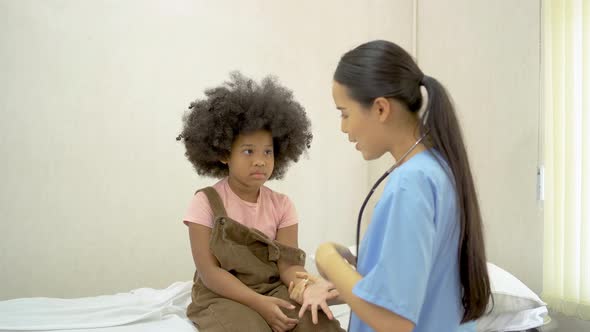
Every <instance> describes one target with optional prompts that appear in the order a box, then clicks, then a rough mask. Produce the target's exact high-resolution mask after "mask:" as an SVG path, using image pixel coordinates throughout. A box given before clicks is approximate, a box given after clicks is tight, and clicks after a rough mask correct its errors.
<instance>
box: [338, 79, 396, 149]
mask: <svg viewBox="0 0 590 332" xmlns="http://www.w3.org/2000/svg"><path fill="white" fill-rule="evenodd" d="M332 97H333V98H334V103H335V104H336V108H337V109H338V110H339V111H340V112H341V115H340V116H341V124H340V130H342V132H343V133H345V134H347V135H348V140H349V141H350V142H352V143H356V149H357V150H359V151H360V152H361V153H362V154H363V158H364V159H365V160H373V159H377V158H379V157H381V156H382V155H383V154H384V153H385V152H387V146H386V145H385V144H383V143H384V139H383V137H382V135H381V131H382V125H381V121H380V119H379V117H380V113H379V110H378V109H377V106H378V105H373V106H371V107H370V108H366V107H363V105H361V104H360V103H358V102H357V101H355V100H354V99H352V98H350V96H349V95H348V89H347V88H346V87H345V86H344V85H342V84H340V83H338V82H336V81H334V83H333V85H332Z"/></svg>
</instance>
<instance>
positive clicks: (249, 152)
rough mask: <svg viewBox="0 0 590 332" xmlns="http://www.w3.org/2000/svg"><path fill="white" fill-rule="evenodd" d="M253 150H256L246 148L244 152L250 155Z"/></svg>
mask: <svg viewBox="0 0 590 332" xmlns="http://www.w3.org/2000/svg"><path fill="white" fill-rule="evenodd" d="M252 152H254V151H252V149H246V150H244V154H245V155H248V156H249V155H251V154H252Z"/></svg>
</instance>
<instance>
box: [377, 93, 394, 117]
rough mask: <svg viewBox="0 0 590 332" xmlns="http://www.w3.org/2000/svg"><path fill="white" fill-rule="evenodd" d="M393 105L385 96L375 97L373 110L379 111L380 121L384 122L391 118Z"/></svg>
mask: <svg viewBox="0 0 590 332" xmlns="http://www.w3.org/2000/svg"><path fill="white" fill-rule="evenodd" d="M391 106H392V103H391V101H390V100H389V99H387V98H385V97H378V98H376V99H375V101H374V102H373V110H374V111H375V112H377V116H378V118H379V121H381V122H384V121H385V120H387V118H389V115H390V113H391Z"/></svg>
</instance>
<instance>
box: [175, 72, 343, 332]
mask: <svg viewBox="0 0 590 332" xmlns="http://www.w3.org/2000/svg"><path fill="white" fill-rule="evenodd" d="M205 94H206V98H205V99H201V100H197V101H195V102H193V103H192V104H191V106H190V111H189V112H188V113H187V114H186V116H185V118H184V128H183V130H182V133H181V134H180V135H179V137H178V139H184V144H185V147H186V153H185V154H186V156H187V158H188V160H189V161H190V162H191V163H192V164H193V166H194V168H195V169H196V171H197V173H198V174H199V175H204V176H211V177H216V178H221V181H219V182H217V183H216V184H215V185H213V187H209V188H204V189H202V190H199V191H198V192H197V193H196V194H195V195H194V196H193V199H192V201H191V202H190V205H189V207H188V211H187V213H186V216H185V217H184V223H185V224H186V225H188V227H189V235H190V243H191V248H192V254H193V259H194V262H195V266H196V272H195V276H194V286H193V292H192V303H191V304H190V305H189V307H188V310H187V316H188V317H189V318H190V319H191V320H192V321H193V322H194V323H195V324H196V325H197V327H198V328H199V331H201V332H209V331H212V332H215V331H253V332H259V331H271V330H272V331H277V332H282V331H291V330H293V331H312V330H313V331H342V329H340V327H339V324H338V321H337V320H332V319H333V316H332V313H331V311H330V309H329V308H328V306H327V301H328V300H331V299H334V298H335V297H336V296H337V295H338V293H337V292H336V291H335V290H333V285H331V284H330V283H328V282H327V281H325V280H324V279H321V278H319V279H318V278H314V282H313V283H309V282H308V280H303V281H302V280H300V279H298V278H297V276H298V275H299V276H301V274H302V273H305V270H304V268H303V266H304V263H305V253H303V251H301V250H299V249H297V223H298V218H297V214H296V212H295V208H294V206H293V203H292V202H291V200H289V198H288V197H287V196H285V195H283V194H280V193H277V192H274V191H272V190H271V189H269V188H267V187H265V186H264V183H265V182H266V181H267V180H269V179H280V178H282V177H283V176H284V175H285V172H286V171H287V168H288V167H289V164H290V163H291V162H297V160H298V158H299V157H300V155H301V154H302V153H303V152H304V151H305V150H306V149H307V148H308V147H309V145H310V143H311V139H312V135H311V133H310V122H309V119H308V118H307V116H306V114H305V111H304V109H303V107H302V106H301V105H300V104H299V103H297V102H296V101H295V100H293V96H292V93H291V91H290V90H288V89H286V88H284V87H283V86H281V85H279V83H277V81H276V80H274V79H272V78H266V79H264V80H263V81H262V83H261V84H260V85H259V84H257V83H256V82H254V81H252V80H250V79H247V78H245V77H243V76H242V75H241V74H239V73H234V74H232V77H231V81H229V82H226V83H225V84H223V85H221V86H218V87H216V88H212V89H209V90H207V91H206V92H205ZM287 285H288V286H290V289H288V288H287ZM294 289H297V292H296V294H295V292H293V291H294ZM289 290H291V292H292V293H293V294H294V295H293V299H294V300H296V301H293V302H289V300H290V298H289ZM293 304H296V305H293ZM308 307H310V308H311V313H309V312H307V313H305V311H306V308H308ZM318 307H319V308H321V310H322V311H323V312H324V313H325V314H323V313H320V314H319V315H318ZM297 309H298V310H297ZM299 311H300V312H301V313H302V314H303V313H305V315H303V317H302V318H301V319H299V320H298V319H297V317H298V312H299Z"/></svg>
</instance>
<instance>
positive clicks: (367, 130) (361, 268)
mask: <svg viewBox="0 0 590 332" xmlns="http://www.w3.org/2000/svg"><path fill="white" fill-rule="evenodd" d="M421 87H424V88H425V90H426V92H427V94H426V98H425V96H423V95H422V94H421ZM332 94H333V98H334V102H335V104H336V108H337V109H338V110H339V111H340V112H341V115H342V123H341V130H342V132H344V133H345V134H347V135H348V139H349V140H350V141H351V142H352V143H354V144H355V146H356V149H357V150H359V151H360V152H361V154H362V155H363V158H364V159H366V160H372V159H377V158H379V157H380V156H382V155H383V154H385V153H390V154H391V155H392V156H393V158H394V159H395V161H396V163H395V164H394V166H393V167H392V168H391V169H390V170H389V171H388V172H387V173H385V174H384V175H383V176H382V178H381V179H380V181H381V180H383V179H384V178H385V177H386V176H387V175H388V174H389V173H392V174H391V176H390V179H389V181H388V183H387V184H386V186H385V189H384V191H383V194H382V196H381V198H380V200H379V202H378V203H377V205H376V207H375V211H374V214H373V217H372V220H371V223H370V225H369V227H368V229H367V231H366V233H365V236H364V238H363V240H362V242H361V244H360V250H359V255H358V263H357V270H355V269H353V267H352V265H351V264H352V262H353V256H352V254H351V253H350V252H349V251H348V250H347V249H346V248H344V247H342V246H340V245H337V244H332V243H327V244H323V245H321V246H320V247H319V248H318V250H317V252H316V262H317V266H318V269H319V270H320V271H322V273H323V274H324V275H325V276H326V277H327V279H328V280H329V281H331V282H332V283H333V284H334V285H335V286H336V288H337V290H338V291H339V293H340V297H341V298H342V299H343V300H344V301H346V302H347V303H348V304H349V305H350V306H351V308H352V311H353V314H352V319H351V325H350V328H349V330H350V331H354V332H359V331H373V330H375V331H414V332H424V331H444V332H455V331H458V329H459V324H461V323H464V322H469V321H472V320H475V319H477V318H479V317H481V316H482V315H483V314H484V312H485V310H486V306H487V304H488V301H489V298H490V293H491V291H490V282H489V279H488V274H487V269H486V255H485V252H484V241H483V234H482V220H481V215H480V211H479V205H478V201H477V196H476V192H475V188H474V183H473V178H472V176H471V171H470V168H469V162H468V159H467V153H466V151H465V145H464V144H463V139H462V137H461V130H460V127H459V123H458V121H457V118H456V115H455V111H454V108H453V105H452V103H451V101H450V98H449V96H448V95H447V93H446V91H445V89H444V88H443V86H442V85H441V84H440V83H439V82H438V81H437V80H436V79H434V78H432V77H429V76H426V75H424V74H423V73H422V71H421V70H420V69H419V68H418V66H417V65H416V63H415V62H414V61H413V60H412V58H411V56H410V55H409V54H408V53H407V52H405V51H404V50H403V49H402V48H400V47H399V46H397V45H395V44H393V43H391V42H387V41H373V42H369V43H366V44H363V45H360V46H358V47H357V48H355V49H353V50H351V51H349V52H348V53H346V54H344V56H342V58H341V59H340V62H339V63H338V66H337V68H336V72H335V74H334V82H333V86H332ZM425 99H427V102H426V101H425ZM424 103H426V105H425V107H422V105H423V104H424ZM422 108H423V110H422ZM419 111H423V114H421V113H422V112H419ZM380 181H378V182H377V184H375V186H374V187H373V190H374V189H375V187H376V186H377V185H378V184H379V182H380ZM373 190H372V191H371V193H372V192H373ZM369 196H370V194H369ZM367 199H368V197H367ZM365 204H366V201H365ZM363 208H364V204H363ZM361 215H362V208H361ZM360 217H361V216H359V223H360ZM357 232H358V231H357ZM357 243H358V233H357ZM341 257H343V258H345V259H346V260H348V261H349V262H350V264H349V263H347V262H346V261H345V260H344V259H341ZM473 325H474V324H469V327H470V328H473ZM462 329H463V330H464V327H462Z"/></svg>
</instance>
